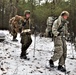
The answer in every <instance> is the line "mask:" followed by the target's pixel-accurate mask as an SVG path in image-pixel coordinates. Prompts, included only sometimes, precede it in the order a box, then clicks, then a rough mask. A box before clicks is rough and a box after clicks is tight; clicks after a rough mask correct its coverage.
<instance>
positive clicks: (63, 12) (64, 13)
mask: <svg viewBox="0 0 76 75" xmlns="http://www.w3.org/2000/svg"><path fill="white" fill-rule="evenodd" d="M63 15H67V16H69V12H68V11H62V13H61V16H63Z"/></svg>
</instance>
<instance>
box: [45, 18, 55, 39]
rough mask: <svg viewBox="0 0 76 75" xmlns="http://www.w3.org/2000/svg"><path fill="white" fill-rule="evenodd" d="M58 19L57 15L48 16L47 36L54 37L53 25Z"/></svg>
mask: <svg viewBox="0 0 76 75" xmlns="http://www.w3.org/2000/svg"><path fill="white" fill-rule="evenodd" d="M55 20H56V17H48V19H47V27H46V31H45V32H46V36H47V37H51V38H52V37H53V34H52V26H53V23H54V21H55Z"/></svg>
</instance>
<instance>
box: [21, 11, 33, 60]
mask: <svg viewBox="0 0 76 75" xmlns="http://www.w3.org/2000/svg"><path fill="white" fill-rule="evenodd" d="M24 16H25V17H24V22H23V23H22V32H21V44H22V48H21V55H20V58H21V59H28V58H27V56H26V51H27V49H28V47H29V46H30V45H31V43H32V39H31V19H30V11H29V10H25V12H24Z"/></svg>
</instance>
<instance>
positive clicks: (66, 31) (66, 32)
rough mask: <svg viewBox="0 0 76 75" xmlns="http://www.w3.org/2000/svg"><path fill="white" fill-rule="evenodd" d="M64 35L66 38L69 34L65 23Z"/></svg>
mask: <svg viewBox="0 0 76 75" xmlns="http://www.w3.org/2000/svg"><path fill="white" fill-rule="evenodd" d="M65 35H66V36H67V37H68V36H69V35H70V34H69V32H68V26H67V23H66V24H65Z"/></svg>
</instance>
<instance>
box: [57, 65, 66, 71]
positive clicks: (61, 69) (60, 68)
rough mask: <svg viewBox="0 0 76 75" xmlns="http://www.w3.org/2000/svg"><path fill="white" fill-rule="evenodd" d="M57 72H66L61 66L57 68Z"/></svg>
mask: <svg viewBox="0 0 76 75" xmlns="http://www.w3.org/2000/svg"><path fill="white" fill-rule="evenodd" d="M58 70H59V71H61V72H66V69H65V68H64V67H62V66H61V65H59V66H58Z"/></svg>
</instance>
